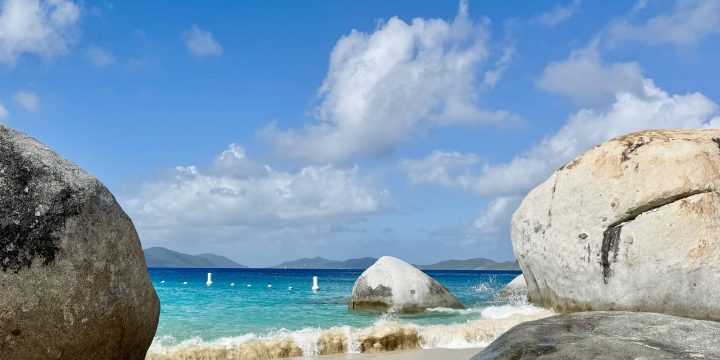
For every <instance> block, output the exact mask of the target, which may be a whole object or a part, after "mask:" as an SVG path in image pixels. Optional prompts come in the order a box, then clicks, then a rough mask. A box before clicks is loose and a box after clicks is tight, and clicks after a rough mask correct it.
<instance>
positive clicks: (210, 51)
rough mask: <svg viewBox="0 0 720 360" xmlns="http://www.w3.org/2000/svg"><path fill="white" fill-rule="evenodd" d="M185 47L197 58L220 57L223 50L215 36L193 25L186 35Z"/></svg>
mask: <svg viewBox="0 0 720 360" xmlns="http://www.w3.org/2000/svg"><path fill="white" fill-rule="evenodd" d="M185 47H187V50H188V51H189V52H190V54H192V55H194V56H197V57H204V56H220V55H222V53H223V48H222V46H220V44H219V43H218V42H217V40H215V38H214V37H213V34H212V33H211V32H209V31H207V30H203V29H200V28H199V27H197V26H195V25H193V26H192V27H191V28H190V30H188V31H187V32H186V34H185Z"/></svg>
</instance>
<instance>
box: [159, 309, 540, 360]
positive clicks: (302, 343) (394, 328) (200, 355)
mask: <svg viewBox="0 0 720 360" xmlns="http://www.w3.org/2000/svg"><path fill="white" fill-rule="evenodd" d="M451 310H452V309H435V310H434V311H451ZM453 311H454V310H453ZM474 311H477V312H479V313H480V314H481V318H480V319H478V320H472V321H468V322H466V323H459V324H448V325H425V326H420V325H417V324H413V323H404V322H399V321H398V320H397V318H395V317H393V316H383V317H381V318H380V319H379V320H378V321H377V322H376V323H375V324H373V325H372V326H370V327H366V328H351V327H349V326H342V327H333V328H330V329H327V330H322V329H318V328H305V329H301V330H296V331H289V330H278V331H275V332H271V333H269V334H267V335H266V336H262V337H260V336H256V335H254V334H246V335H243V336H238V337H228V338H221V339H216V340H212V341H203V340H202V339H199V338H193V339H189V340H186V341H183V342H181V343H179V344H176V345H169V346H168V345H166V344H172V343H174V339H172V338H171V337H161V338H157V339H155V340H154V341H153V345H152V346H151V348H150V353H149V354H148V356H147V358H146V359H147V360H170V359H176V360H227V359H238V360H269V359H278V358H288V357H295V356H309V355H332V354H343V353H360V352H384V351H394V350H409V349H418V348H422V349H434V348H454V349H460V348H472V347H484V346H487V345H488V344H489V343H490V342H492V341H493V340H495V339H496V338H497V337H498V336H500V335H501V334H502V333H504V332H505V331H507V330H509V329H510V328H511V327H513V326H515V325H517V324H519V323H521V322H525V321H531V320H537V319H541V318H544V317H547V316H550V315H553V312H551V311H549V310H545V309H541V308H538V307H535V306H532V305H529V304H526V305H523V306H516V305H502V306H491V307H487V308H484V309H475V310H474Z"/></svg>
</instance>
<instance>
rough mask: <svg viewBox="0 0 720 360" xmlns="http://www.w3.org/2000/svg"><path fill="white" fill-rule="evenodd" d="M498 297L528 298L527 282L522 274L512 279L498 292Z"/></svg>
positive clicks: (508, 298)
mask: <svg viewBox="0 0 720 360" xmlns="http://www.w3.org/2000/svg"><path fill="white" fill-rule="evenodd" d="M498 297H499V298H500V299H503V300H527V283H526V282H525V276H523V275H522V274H520V275H518V276H517V277H516V278H514V279H512V281H510V282H509V283H508V284H507V285H505V286H504V287H503V288H502V289H500V291H499V292H498Z"/></svg>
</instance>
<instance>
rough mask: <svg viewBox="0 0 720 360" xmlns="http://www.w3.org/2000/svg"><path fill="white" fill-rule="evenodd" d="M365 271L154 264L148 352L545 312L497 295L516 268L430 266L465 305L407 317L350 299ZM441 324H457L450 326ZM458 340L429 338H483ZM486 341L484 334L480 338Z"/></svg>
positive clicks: (306, 339)
mask: <svg viewBox="0 0 720 360" xmlns="http://www.w3.org/2000/svg"><path fill="white" fill-rule="evenodd" d="M208 272H211V273H212V281H213V283H212V285H210V286H208V285H206V281H207V273H208ZM361 273H362V271H361V270H305V269H166V268H151V269H150V275H151V277H152V281H153V285H154V286H155V289H156V291H157V294H158V296H159V298H160V303H161V312H160V324H159V326H158V329H157V333H156V337H155V339H154V341H153V345H152V347H151V352H166V351H168V350H171V349H173V348H177V347H188V346H222V347H232V346H239V345H241V344H242V343H243V342H247V341H250V340H257V339H266V340H272V339H276V338H283V337H285V338H288V337H289V338H293V339H295V341H296V342H297V343H302V344H301V346H302V347H303V350H304V351H305V353H306V354H308V355H309V354H312V352H313V349H312V348H313V346H312V344H313V343H314V342H316V339H315V337H317V336H319V335H318V334H319V333H321V332H322V331H325V330H328V329H331V328H342V329H344V330H343V331H345V332H347V333H348V334H351V333H354V332H361V331H362V329H371V328H372V327H373V326H377V324H378V323H379V322H388V321H390V322H393V323H397V324H403V325H405V324H407V325H408V326H414V327H416V328H418V329H423V328H427V327H432V326H433V325H441V324H444V325H452V324H467V323H471V322H473V321H475V320H479V319H501V318H503V317H506V316H511V315H514V314H518V313H519V314H532V313H534V312H537V311H540V310H539V309H536V308H533V307H532V306H530V305H528V304H526V303H524V302H522V301H520V302H514V303H513V302H511V301H498V300H496V294H497V292H498V290H499V289H500V288H502V287H503V286H504V285H505V284H507V283H508V282H510V281H511V280H512V279H513V278H515V277H516V276H517V275H518V274H520V272H519V271H432V270H430V271H426V273H428V274H429V275H430V276H432V277H433V278H434V279H436V280H437V281H439V282H440V283H442V284H443V285H444V286H445V287H447V288H448V289H449V290H450V291H452V292H453V294H455V296H456V297H457V298H458V299H459V300H460V301H461V302H462V303H463V304H464V305H465V306H466V307H467V310H451V309H433V310H432V311H429V312H427V313H425V314H422V315H407V316H397V315H393V314H371V313H362V312H355V311H350V310H349V309H348V306H347V301H348V298H349V296H350V292H351V290H352V286H353V284H354V282H355V280H356V279H357V277H358V276H359V275H360V274H361ZM313 276H318V279H319V286H320V291H318V292H313V291H312V290H311V287H312V277H313ZM233 285H234V286H233ZM443 329H448V330H447V331H452V330H451V328H448V327H443ZM463 331H465V332H467V329H465V330H463ZM348 336H350V335H348ZM433 336H436V335H433ZM441 337H442V336H441ZM467 337H468V336H465V338H467ZM456 340H457V339H454V338H453V337H452V336H450V337H449V338H448V339H447V341H445V342H450V343H448V344H443V343H442V342H443V341H442V340H441V341H440V342H439V343H437V344H426V345H427V347H434V346H444V347H465V346H467V347H471V346H477V345H478V344H477V343H475V342H473V341H472V339H469V340H468V341H466V342H467V343H466V344H464V343H463V341H462V339H459V341H456ZM485 340H487V339H485V337H483V340H482V341H483V342H484V341H485ZM351 350H352V349H351Z"/></svg>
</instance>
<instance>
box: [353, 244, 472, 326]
mask: <svg viewBox="0 0 720 360" xmlns="http://www.w3.org/2000/svg"><path fill="white" fill-rule="evenodd" d="M348 306H349V307H350V309H352V310H364V311H394V312H404V313H413V312H422V311H424V310H425V309H429V308H435V307H446V308H453V309H462V308H463V305H462V304H461V303H460V302H459V301H458V300H457V299H455V297H454V296H453V295H452V294H451V293H450V291H448V289H446V288H445V287H444V286H442V285H440V284H439V283H438V282H437V281H435V280H433V279H432V278H431V277H429V276H427V275H426V274H425V273H424V272H422V271H420V270H418V269H417V268H415V267H414V266H412V265H410V264H408V263H406V262H404V261H402V260H400V259H396V258H394V257H390V256H383V257H381V258H380V259H378V260H377V261H376V262H375V264H373V266H371V267H369V268H368V269H367V270H365V271H364V272H363V273H362V274H360V276H359V277H358V279H357V280H356V281H355V285H353V290H352V295H351V297H350V303H349V304H348Z"/></svg>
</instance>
